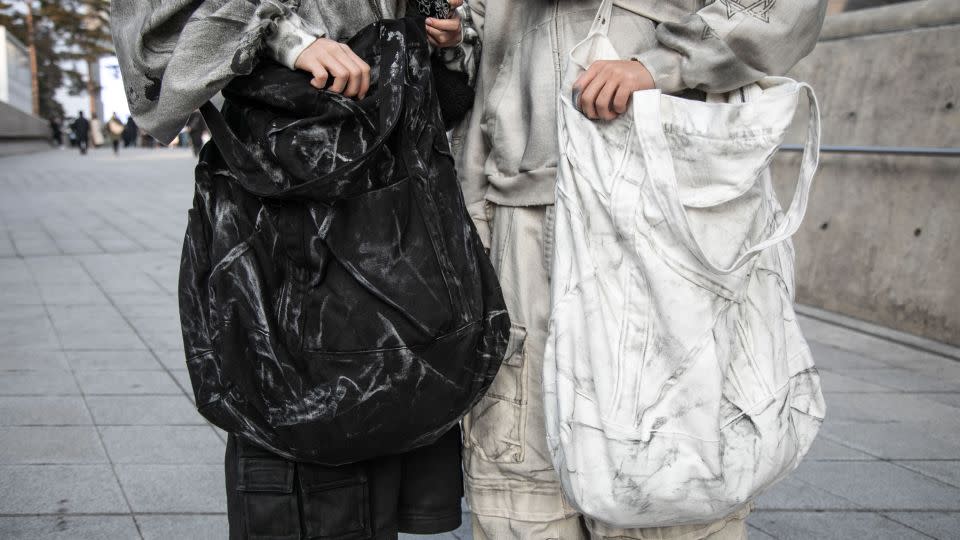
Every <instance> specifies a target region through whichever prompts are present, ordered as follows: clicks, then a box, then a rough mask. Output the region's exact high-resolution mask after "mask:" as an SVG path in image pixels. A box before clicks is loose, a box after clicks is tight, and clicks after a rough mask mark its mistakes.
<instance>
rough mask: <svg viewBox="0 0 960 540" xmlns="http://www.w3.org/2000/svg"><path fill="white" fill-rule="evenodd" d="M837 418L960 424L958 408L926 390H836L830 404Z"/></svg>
mask: <svg viewBox="0 0 960 540" xmlns="http://www.w3.org/2000/svg"><path fill="white" fill-rule="evenodd" d="M827 407H828V409H829V412H828V413H827V414H829V415H830V416H831V417H832V418H833V419H834V420H836V421H848V422H850V421H852V422H877V423H880V422H908V423H912V424H924V423H934V424H939V425H943V426H944V427H945V428H946V427H947V426H949V425H950V424H952V425H953V426H956V427H960V418H956V409H954V408H953V407H950V406H949V405H944V404H942V403H937V402H935V401H932V400H929V399H925V398H924V397H923V395H922V394H869V393H868V394H847V393H842V394H841V393H834V394H832V395H831V396H830V402H829V403H828V404H827Z"/></svg>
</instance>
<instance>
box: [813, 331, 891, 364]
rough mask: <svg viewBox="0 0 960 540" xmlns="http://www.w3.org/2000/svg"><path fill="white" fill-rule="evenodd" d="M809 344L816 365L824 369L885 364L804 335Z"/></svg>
mask: <svg viewBox="0 0 960 540" xmlns="http://www.w3.org/2000/svg"><path fill="white" fill-rule="evenodd" d="M806 337H807V340H808V342H809V345H810V352H811V353H812V354H813V360H814V362H816V364H817V366H819V367H821V368H824V369H834V370H836V369H882V368H885V367H888V366H887V365H886V364H884V363H882V362H879V361H877V360H874V359H872V358H868V357H866V356H863V355H860V354H857V353H855V352H850V351H845V350H843V349H838V348H836V347H831V346H830V345H827V344H824V343H818V342H816V341H815V340H813V339H811V337H810V336H806Z"/></svg>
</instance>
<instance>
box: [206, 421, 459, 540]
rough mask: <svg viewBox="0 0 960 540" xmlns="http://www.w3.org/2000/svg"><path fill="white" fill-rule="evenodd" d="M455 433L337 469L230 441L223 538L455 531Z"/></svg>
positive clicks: (350, 539)
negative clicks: (226, 531) (227, 530)
mask: <svg viewBox="0 0 960 540" xmlns="http://www.w3.org/2000/svg"><path fill="white" fill-rule="evenodd" d="M460 445H461V440H460V428H459V427H456V428H454V429H452V430H451V431H450V432H448V433H447V434H446V435H444V436H443V437H441V438H440V440H438V441H437V442H436V443H434V444H433V445H430V446H426V447H423V448H418V449H416V450H413V451H411V452H408V453H406V454H400V455H395V456H387V457H382V458H376V459H372V460H369V461H364V462H360V463H356V464H352V465H343V466H339V467H325V466H322V465H313V464H309V463H300V462H294V461H289V460H286V459H284V458H281V457H278V456H276V455H274V454H271V453H270V452H268V451H266V450H263V449H261V448H259V447H257V446H255V445H253V444H251V443H249V442H247V441H246V440H244V439H242V438H239V437H236V436H234V435H232V434H231V435H230V436H229V438H228V439H227V451H226V457H225V460H224V462H225V468H226V481H227V482H226V483H227V514H228V521H229V523H230V540H248V539H251V540H256V539H259V540H300V539H323V540H327V539H331V540H333V539H335V540H360V539H375V540H388V539H396V538H397V535H398V533H400V532H405V533H412V534H437V533H441V532H447V531H452V530H454V529H456V528H457V527H459V526H460V521H461V507H460V499H461V497H462V495H463V477H462V469H461V465H460Z"/></svg>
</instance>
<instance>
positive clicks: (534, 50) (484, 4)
mask: <svg viewBox="0 0 960 540" xmlns="http://www.w3.org/2000/svg"><path fill="white" fill-rule="evenodd" d="M599 4H600V0H587V1H577V0H524V1H523V2H517V1H509V0H470V1H469V7H470V9H471V12H472V18H473V21H474V23H475V24H476V26H477V30H478V31H479V33H480V35H481V39H482V42H483V54H482V56H481V60H480V69H479V77H478V81H477V98H476V101H475V103H474V108H473V111H472V113H471V116H470V117H469V118H468V119H467V120H466V121H465V122H464V123H463V124H462V125H461V126H459V127H458V128H457V129H456V130H455V132H454V134H453V149H454V153H455V155H456V156H457V158H458V165H457V166H458V169H459V173H460V177H461V182H462V186H463V191H464V196H465V198H466V202H467V204H468V207H469V208H470V212H471V216H472V217H473V219H474V221H475V222H476V224H477V227H478V229H479V231H480V233H481V237H483V239H484V242H485V243H486V244H487V246H488V247H489V248H490V254H491V258H492V260H493V263H494V266H495V268H496V269H497V272H498V274H499V276H500V280H501V285H502V287H503V292H504V297H505V298H506V302H507V308H508V310H509V311H510V316H511V320H512V321H513V328H512V329H511V346H510V348H509V351H508V353H507V357H506V359H505V361H504V364H503V366H502V368H501V370H500V372H499V374H498V375H497V379H496V380H495V381H494V383H493V386H492V387H491V389H490V391H489V392H488V393H487V395H486V396H485V397H484V398H483V399H482V400H481V401H480V402H479V403H478V404H477V405H476V406H475V407H474V409H473V411H472V412H471V413H470V414H469V415H468V416H467V418H466V419H465V420H464V472H465V487H466V494H467V499H468V502H469V504H470V508H471V510H472V512H473V532H474V538H476V539H477V540H481V539H494V540H508V539H517V540H521V539H523V540H528V539H529V540H545V539H558V540H580V539H586V538H594V539H625V540H626V539H663V540H666V539H671V540H700V539H711V540H733V539H742V538H746V521H745V520H746V516H747V514H748V512H749V506H747V507H744V508H743V509H741V510H740V511H738V512H736V513H735V514H734V515H731V516H728V517H727V518H726V519H724V520H721V521H719V522H716V523H707V524H703V525H684V526H677V527H663V528H656V529H632V530H624V529H617V528H614V527H610V526H607V525H605V524H603V523H599V522H596V521H595V520H591V519H589V518H587V517H584V516H581V515H579V514H578V513H577V511H576V510H575V509H574V508H572V507H571V506H570V504H568V502H567V501H566V500H565V499H564V496H563V493H562V491H561V488H560V485H559V481H558V479H557V474H556V472H555V471H554V469H553V465H552V462H551V458H550V454H549V452H548V450H547V443H546V435H545V427H544V410H543V399H542V389H541V383H542V365H543V353H544V346H545V342H546V337H547V321H548V318H549V310H550V293H549V287H548V284H549V279H550V276H549V273H548V271H547V269H548V268H549V261H548V256H549V254H550V252H551V245H550V244H551V239H550V233H551V230H552V222H551V220H552V216H553V203H554V188H555V176H556V163H557V157H558V156H557V154H558V148H557V146H558V143H557V133H556V100H557V92H558V89H559V87H560V82H561V80H562V79H563V75H564V74H563V73H561V71H562V70H563V69H565V66H566V54H567V53H568V52H569V50H570V49H571V48H572V47H573V46H574V45H576V44H577V43H578V42H579V41H580V40H582V39H583V38H584V37H586V35H587V33H588V31H589V29H590V26H591V24H592V22H593V17H594V14H595V13H596V11H597V7H598V6H599ZM616 6H617V7H615V8H614V14H613V18H612V21H611V31H610V37H611V40H612V41H613V43H614V45H615V46H616V47H617V50H618V51H619V52H620V54H621V55H622V56H623V59H622V60H620V61H606V62H598V63H597V64H594V66H592V67H591V68H590V69H589V70H588V71H587V72H586V73H584V74H583V75H582V76H581V77H580V79H579V80H578V82H577V84H576V85H575V87H576V89H577V91H578V92H577V94H578V95H577V96H576V99H577V102H578V104H579V106H580V109H581V110H582V111H583V113H584V114H585V115H587V116H588V117H590V118H592V119H595V120H596V121H604V120H609V119H612V118H615V117H616V116H617V115H619V114H623V113H624V112H626V110H627V108H628V107H629V100H630V96H631V95H632V93H633V92H635V91H638V90H645V89H651V88H654V87H656V88H659V89H660V90H661V91H663V92H665V93H671V94H679V95H682V96H684V97H689V98H691V99H703V98H704V95H705V93H708V92H727V91H730V90H733V89H736V88H739V87H741V86H744V85H747V84H750V83H753V82H756V81H757V80H759V79H760V78H762V77H764V76H767V75H779V74H783V73H785V72H786V71H787V70H789V69H790V68H791V67H792V66H793V65H794V64H795V63H796V62H797V61H799V60H800V59H801V58H803V57H804V56H805V55H806V54H808V53H809V52H810V51H811V50H812V48H813V46H814V45H815V43H816V39H817V36H818V34H819V31H820V28H821V26H822V24H823V17H824V14H825V9H826V0H789V1H788V0H715V1H711V0H619V1H618V2H616Z"/></svg>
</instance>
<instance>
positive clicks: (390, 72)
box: [180, 19, 510, 465]
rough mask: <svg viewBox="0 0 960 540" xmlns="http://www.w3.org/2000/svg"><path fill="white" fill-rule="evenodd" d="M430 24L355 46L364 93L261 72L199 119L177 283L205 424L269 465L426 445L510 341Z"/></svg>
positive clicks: (270, 67) (376, 30)
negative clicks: (367, 77) (444, 101)
mask: <svg viewBox="0 0 960 540" xmlns="http://www.w3.org/2000/svg"><path fill="white" fill-rule="evenodd" d="M422 26H423V19H400V20H386V21H381V22H378V23H376V24H373V25H371V26H369V27H367V28H366V29H364V30H363V31H361V32H360V33H359V34H358V35H357V36H356V37H355V38H353V39H352V40H351V41H350V43H349V45H350V46H351V47H352V48H353V50H354V51H355V52H356V53H357V54H358V55H359V56H360V57H362V58H363V59H364V60H365V61H366V62H368V63H369V64H370V65H371V67H372V75H371V79H372V83H373V84H372V86H371V89H370V92H369V93H368V96H367V97H366V98H365V99H363V100H361V101H356V100H353V99H349V98H344V97H342V96H339V95H336V94H333V93H330V92H319V91H317V90H316V89H314V88H312V87H311V86H310V84H309V80H310V76H309V75H308V74H306V73H303V72H295V71H291V70H289V69H287V68H285V67H283V66H280V65H278V64H273V63H270V64H267V63H264V64H263V65H261V66H260V67H258V68H257V69H256V70H255V71H254V72H253V73H252V74H251V75H249V76H245V77H242V78H238V79H235V80H234V81H233V82H231V84H230V85H229V87H228V88H227V89H226V90H224V96H225V97H226V103H225V104H224V106H223V108H222V115H221V113H220V112H218V111H217V110H216V109H215V108H213V106H212V105H210V104H208V105H206V106H205V107H204V109H203V112H204V116H205V119H206V120H207V123H208V124H209V126H210V129H211V132H212V133H213V142H212V143H211V144H208V145H207V146H206V147H205V148H204V150H203V153H202V154H201V158H200V163H199V165H198V166H197V170H196V195H195V199H194V207H193V209H192V210H191V211H190V216H189V223H188V227H187V233H186V238H185V241H184V248H183V258H182V261H181V272H180V315H181V323H182V327H183V335H184V343H185V348H186V354H187V367H188V368H189V370H190V378H191V381H192V383H193V390H194V394H195V395H196V403H197V408H198V409H199V411H200V413H201V414H202V415H203V416H205V417H206V418H207V419H209V420H210V421H211V422H212V423H214V424H215V425H217V426H219V427H220V428H222V429H224V430H226V431H229V432H232V433H236V434H238V435H240V436H243V437H245V438H247V439H248V440H250V441H252V442H254V443H256V444H258V445H260V446H262V447H264V448H267V449H269V450H271V451H273V452H275V453H276V454H279V455H281V456H284V457H287V458H290V459H297V460H304V461H311V462H317V463H322V464H328V465H337V464H343V463H349V462H356V461H361V460H364V459H369V458H372V457H376V456H380V455H386V454H394V453H400V452H404V451H406V450H410V449H412V448H415V447H418V446H423V445H426V444H430V443H432V442H433V441H435V440H436V439H437V438H438V437H439V436H440V435H442V434H443V433H445V432H446V431H447V430H449V429H450V428H451V427H453V426H454V425H455V424H456V423H457V422H458V421H459V420H460V418H461V417H462V416H463V415H464V414H465V413H466V412H467V411H468V410H469V409H470V407H471V406H472V405H473V404H474V403H475V402H476V401H477V400H478V399H479V397H480V396H481V395H482V394H483V393H484V392H485V391H486V389H487V387H488V386H489V385H490V383H491V382H492V380H493V378H494V376H495V375H496V372H497V369H498V368H499V366H500V362H501V360H502V358H503V355H504V352H505V350H506V346H507V339H508V335H509V327H510V321H509V318H508V316H507V313H506V309H505V306H504V302H503V297H502V294H501V291H500V286H499V284H498V282H497V279H496V277H495V275H494V272H493V268H492V266H491V264H490V262H489V259H488V258H487V257H486V255H485V253H484V250H483V246H482V245H481V242H480V238H479V237H478V235H477V232H476V229H475V228H474V226H473V224H472V222H471V220H470V218H469V217H468V214H467V211H466V208H465V205H464V202H463V196H462V194H461V192H460V187H459V183H458V181H457V176H456V172H455V170H454V164H453V158H452V156H451V155H450V150H449V146H448V143H447V139H446V136H445V133H444V128H443V123H442V121H441V119H440V112H439V108H438V103H437V98H436V95H435V91H434V87H433V81H432V77H431V70H430V51H429V48H428V46H427V43H426V36H425V33H424V30H423V29H422Z"/></svg>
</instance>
